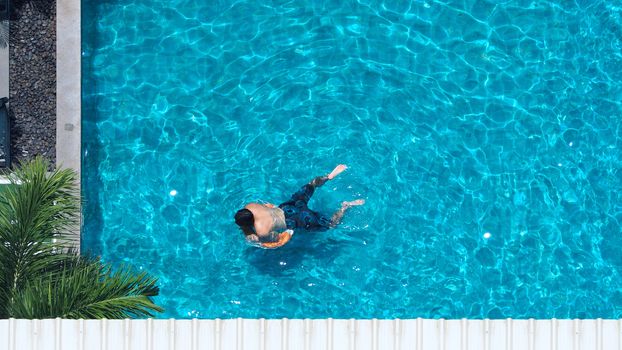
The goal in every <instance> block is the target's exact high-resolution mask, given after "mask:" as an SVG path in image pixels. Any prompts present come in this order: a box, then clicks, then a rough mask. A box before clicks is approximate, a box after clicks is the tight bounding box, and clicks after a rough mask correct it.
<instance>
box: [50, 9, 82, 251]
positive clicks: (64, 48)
mask: <svg viewBox="0 0 622 350" xmlns="http://www.w3.org/2000/svg"><path fill="white" fill-rule="evenodd" d="M80 6H81V1H80V0H58V1H57V2H56V165H57V166H58V167H64V168H69V169H73V170H74V171H76V173H77V175H78V176H77V182H78V183H77V185H78V193H79V194H80V195H81V193H80V191H81V184H82V182H81V179H82V173H81V171H82V166H81V159H82V158H81V155H82V123H81V119H82V113H81V112H82V110H81V108H82V106H81V104H82V94H81V88H82V86H81V79H82V72H81V67H82V65H81V58H82V51H81V12H80V11H81V7H80ZM80 213H82V210H81V209H80ZM81 222H82V215H80V225H79V226H78V229H77V230H75V231H74V232H73V233H72V234H71V236H70V237H69V239H70V241H71V243H72V244H73V245H74V246H75V247H76V248H77V249H78V251H80V229H79V227H81V226H82V225H81Z"/></svg>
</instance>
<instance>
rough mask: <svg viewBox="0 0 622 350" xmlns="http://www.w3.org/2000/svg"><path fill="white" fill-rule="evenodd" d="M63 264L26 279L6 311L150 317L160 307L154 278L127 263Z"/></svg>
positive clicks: (46, 315) (20, 314)
mask: <svg viewBox="0 0 622 350" xmlns="http://www.w3.org/2000/svg"><path fill="white" fill-rule="evenodd" d="M67 265H68V266H67V267H68V268H65V269H63V271H62V272H60V273H58V274H51V275H48V276H45V277H43V278H41V279H38V280H36V281H32V282H30V283H29V284H28V285H27V286H26V287H25V288H24V289H23V290H22V292H21V293H20V294H19V296H17V297H16V298H15V300H14V302H13V303H12V305H11V309H10V310H9V313H10V314H11V315H13V317H16V318H54V317H62V318H74V319H77V318H85V319H94V318H97V319H98V318H111V319H115V318H128V317H131V318H135V317H152V316H153V315H154V313H155V312H162V311H163V310H162V308H160V307H159V306H157V305H155V304H154V303H153V301H152V300H151V297H153V296H156V295H157V294H158V288H157V287H156V279H155V278H152V277H149V276H148V275H147V274H146V273H144V272H142V273H135V272H133V271H132V270H131V269H129V268H127V267H122V268H121V269H119V270H117V271H112V269H111V267H110V266H106V265H103V264H102V263H100V262H99V261H97V260H85V259H82V258H74V259H68V260H67Z"/></svg>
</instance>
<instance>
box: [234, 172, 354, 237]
mask: <svg viewBox="0 0 622 350" xmlns="http://www.w3.org/2000/svg"><path fill="white" fill-rule="evenodd" d="M346 169H347V166H345V165H343V164H340V165H338V166H337V167H335V169H333V171H331V173H330V174H328V175H326V176H318V177H316V178H315V179H313V180H311V182H309V183H308V184H306V185H304V186H302V188H301V189H300V190H298V192H296V193H294V195H293V196H292V197H291V198H290V199H289V200H288V201H287V202H284V203H281V204H279V206H278V207H276V206H275V205H274V204H270V203H267V204H259V203H249V204H247V205H246V206H245V207H244V208H243V209H240V210H238V212H237V213H235V223H236V224H238V226H240V228H241V229H242V232H243V233H244V236H246V240H247V241H249V242H251V243H253V244H254V245H257V246H260V247H263V248H277V247H280V246H282V245H284V244H285V243H287V242H288V241H289V240H290V239H291V237H292V235H293V234H294V231H293V230H294V229H296V228H303V229H307V230H326V229H329V228H332V227H335V226H337V225H338V224H339V223H340V222H341V219H342V218H343V215H344V214H345V212H346V210H348V209H349V208H351V207H353V206H357V205H363V204H365V200H363V199H357V200H354V201H350V202H342V203H341V208H340V209H339V210H337V211H336V212H335V213H334V214H333V216H332V217H331V218H330V219H329V218H327V217H325V216H323V215H322V214H320V213H318V212H315V211H313V210H311V209H309V207H308V206H307V205H308V204H309V200H310V199H311V196H313V192H314V191H315V189H316V188H317V187H320V186H322V185H324V184H325V183H326V182H327V181H328V180H332V179H334V178H335V176H337V175H339V174H341V173H342V172H343V171H344V170H346Z"/></svg>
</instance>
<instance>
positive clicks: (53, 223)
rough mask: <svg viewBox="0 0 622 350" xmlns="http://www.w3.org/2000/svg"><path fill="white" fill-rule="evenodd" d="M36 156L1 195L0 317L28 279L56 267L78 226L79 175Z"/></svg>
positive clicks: (23, 166) (19, 170) (17, 173)
mask: <svg viewBox="0 0 622 350" xmlns="http://www.w3.org/2000/svg"><path fill="white" fill-rule="evenodd" d="M48 167H49V163H48V162H47V161H45V160H43V159H42V158H40V157H38V158H36V159H35V160H34V161H32V162H29V163H27V164H24V165H22V166H21V167H20V168H19V169H17V170H16V171H15V172H14V173H13V174H12V175H11V178H10V179H11V181H12V182H13V185H14V186H9V187H8V188H7V189H5V190H4V191H3V192H2V194H0V242H2V244H0V275H2V277H0V283H2V284H0V286H2V288H1V290H0V300H1V301H5V302H4V303H2V304H0V316H2V315H3V314H5V313H6V311H4V310H2V309H3V307H2V305H7V304H8V303H7V302H6V300H8V301H10V300H11V298H13V296H14V295H15V294H16V293H17V291H18V290H19V289H20V288H21V287H22V286H23V285H24V284H25V283H26V282H27V281H28V279H29V278H31V277H34V276H39V275H41V274H42V273H43V272H45V271H49V270H50V269H52V268H53V267H54V266H56V265H58V263H59V261H60V260H62V257H60V256H59V255H58V253H59V252H60V251H62V250H63V249H67V248H68V247H67V245H66V244H65V243H64V240H63V237H64V234H65V233H66V232H69V230H70V229H71V228H72V227H74V225H76V223H77V221H76V218H77V217H78V214H79V206H78V204H79V200H78V197H77V192H76V190H75V188H76V186H75V179H76V177H75V174H74V173H73V172H72V171H71V170H56V171H54V172H52V173H51V174H48V172H47V170H48Z"/></svg>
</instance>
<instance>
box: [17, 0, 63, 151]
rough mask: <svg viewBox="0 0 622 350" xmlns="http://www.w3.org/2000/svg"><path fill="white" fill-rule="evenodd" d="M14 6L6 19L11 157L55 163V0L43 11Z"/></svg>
mask: <svg viewBox="0 0 622 350" xmlns="http://www.w3.org/2000/svg"><path fill="white" fill-rule="evenodd" d="M19 4H20V6H14V7H13V11H14V13H13V14H12V18H11V22H10V34H9V35H10V51H9V55H10V58H9V76H10V77H9V84H10V90H9V98H10V110H9V116H10V118H11V134H12V135H11V136H12V138H11V146H12V152H13V156H14V161H16V162H19V161H20V160H27V159H30V158H32V157H34V156H35V155H43V156H44V157H46V158H47V159H49V160H50V161H51V162H53V163H54V162H55V161H56V1H55V0H50V1H46V4H47V6H49V7H47V8H46V9H45V10H41V9H40V8H36V7H33V6H32V4H31V3H29V2H26V1H24V2H19Z"/></svg>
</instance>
